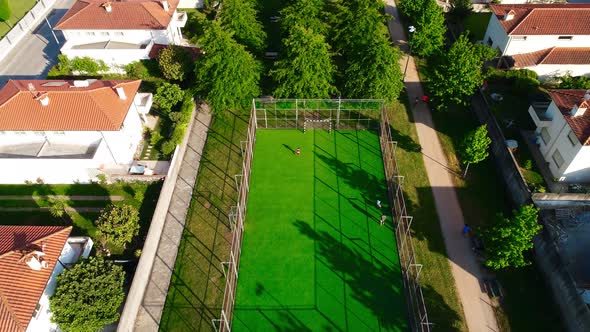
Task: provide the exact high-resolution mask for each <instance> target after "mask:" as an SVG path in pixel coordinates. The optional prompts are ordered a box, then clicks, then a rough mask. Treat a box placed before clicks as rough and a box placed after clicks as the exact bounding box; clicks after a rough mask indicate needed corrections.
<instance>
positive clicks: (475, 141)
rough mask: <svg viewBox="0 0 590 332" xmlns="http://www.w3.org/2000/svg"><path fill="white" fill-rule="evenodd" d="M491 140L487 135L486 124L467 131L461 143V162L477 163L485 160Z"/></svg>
mask: <svg viewBox="0 0 590 332" xmlns="http://www.w3.org/2000/svg"><path fill="white" fill-rule="evenodd" d="M491 143H492V140H491V139H490V138H489V137H488V129H487V128H486V125H485V124H484V125H481V126H479V127H477V128H476V129H475V130H472V131H470V132H468V133H467V134H466V135H465V137H464V138H463V142H462V143H461V150H460V153H461V162H463V164H477V163H479V162H480V161H483V160H485V159H486V158H487V157H488V155H489V153H488V148H489V146H490V144H491Z"/></svg>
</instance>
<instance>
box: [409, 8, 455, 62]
mask: <svg viewBox="0 0 590 332" xmlns="http://www.w3.org/2000/svg"><path fill="white" fill-rule="evenodd" d="M406 1H407V0H406ZM414 18H415V22H414V24H415V25H416V32H414V33H413V34H412V35H411V36H410V44H411V45H412V51H413V52H414V53H416V54H418V55H420V56H424V57H426V56H430V55H432V54H434V53H435V52H436V51H438V50H440V49H441V48H442V47H443V45H444V42H445V33H446V31H447V28H446V26H445V16H444V12H443V10H442V8H440V6H439V5H438V4H437V3H436V1H435V0H426V1H424V7H423V8H422V9H421V10H420V12H418V13H417V14H416V16H414Z"/></svg>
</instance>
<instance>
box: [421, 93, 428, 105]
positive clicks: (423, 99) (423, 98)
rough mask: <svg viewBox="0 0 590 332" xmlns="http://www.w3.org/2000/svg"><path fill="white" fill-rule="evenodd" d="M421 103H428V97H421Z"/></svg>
mask: <svg viewBox="0 0 590 332" xmlns="http://www.w3.org/2000/svg"><path fill="white" fill-rule="evenodd" d="M422 101H423V102H424V103H425V104H426V103H428V96H427V95H424V96H422Z"/></svg>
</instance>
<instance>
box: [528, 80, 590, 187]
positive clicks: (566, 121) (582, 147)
mask: <svg viewBox="0 0 590 332" xmlns="http://www.w3.org/2000/svg"><path fill="white" fill-rule="evenodd" d="M549 95H550V96H551V102H543V103H533V104H532V105H531V106H530V107H529V114H530V116H531V118H532V119H533V122H534V123H535V126H536V127H537V129H536V130H535V133H536V134H537V145H538V146H539V151H540V152H541V154H542V156H543V158H544V159H545V161H546V162H547V165H548V166H549V169H550V170H551V174H552V175H553V177H554V178H556V179H558V180H559V181H564V182H576V183H584V182H590V90H588V91H586V90H550V91H549Z"/></svg>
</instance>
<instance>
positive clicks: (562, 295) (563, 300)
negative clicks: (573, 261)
mask: <svg viewBox="0 0 590 332" xmlns="http://www.w3.org/2000/svg"><path fill="white" fill-rule="evenodd" d="M548 232H549V230H548V227H545V230H544V231H543V233H541V234H540V235H537V236H536V237H535V238H534V240H533V242H534V246H535V261H536V262H537V266H538V267H539V270H540V271H541V272H542V273H543V275H544V278H545V280H546V281H547V282H548V284H549V289H550V290H551V292H552V294H553V300H554V301H555V303H556V304H557V306H558V308H559V310H560V313H561V318H562V319H561V321H562V322H563V324H564V326H565V327H566V329H567V331H572V332H573V331H576V332H578V331H590V310H589V309H588V306H587V305H586V303H584V301H583V300H582V297H581V296H580V294H579V293H578V291H577V289H576V285H575V283H574V280H573V279H572V277H571V275H570V274H569V273H568V271H567V269H566V267H565V266H564V265H563V263H562V261H561V259H560V256H559V252H558V248H557V246H556V245H555V243H554V242H553V240H552V239H551V236H550V235H549V233H548Z"/></svg>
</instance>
